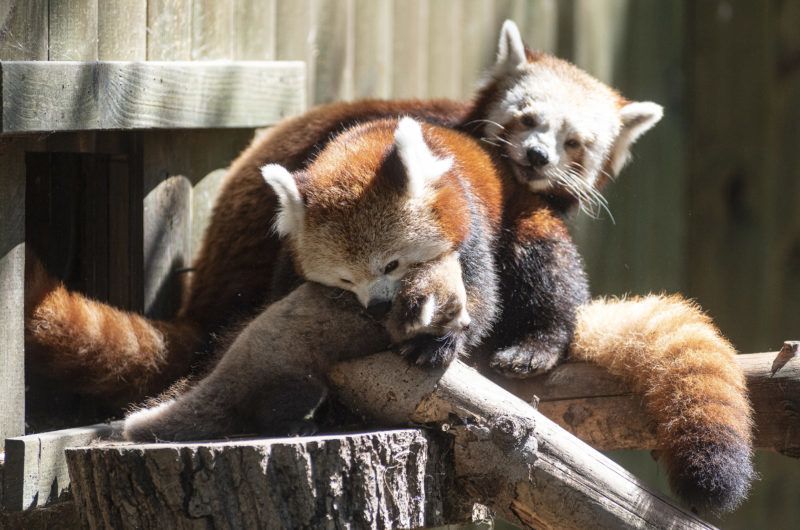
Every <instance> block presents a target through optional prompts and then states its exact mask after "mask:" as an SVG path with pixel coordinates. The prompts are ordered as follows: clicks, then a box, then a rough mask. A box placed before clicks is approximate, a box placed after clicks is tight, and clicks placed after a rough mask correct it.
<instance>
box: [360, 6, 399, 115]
mask: <svg viewBox="0 0 800 530" xmlns="http://www.w3.org/2000/svg"><path fill="white" fill-rule="evenodd" d="M354 28H355V29H354V31H355V42H354V47H355V48H354V57H353V97H355V98H356V99H359V98H381V99H386V98H388V97H389V96H390V92H391V80H392V77H391V75H392V31H391V30H392V4H391V2H390V1H389V0H377V1H376V0H356V1H355V21H354Z"/></svg>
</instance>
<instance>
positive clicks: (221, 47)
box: [191, 0, 234, 61]
mask: <svg viewBox="0 0 800 530" xmlns="http://www.w3.org/2000/svg"><path fill="white" fill-rule="evenodd" d="M233 20H234V9H233V0H192V55H191V57H192V60H193V61H200V60H209V59H232V58H233V41H234V38H233V27H234V26H233Z"/></svg>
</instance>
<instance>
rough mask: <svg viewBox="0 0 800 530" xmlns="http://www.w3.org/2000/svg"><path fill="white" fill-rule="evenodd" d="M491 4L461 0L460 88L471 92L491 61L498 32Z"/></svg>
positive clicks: (465, 92)
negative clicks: (461, 62)
mask: <svg viewBox="0 0 800 530" xmlns="http://www.w3.org/2000/svg"><path fill="white" fill-rule="evenodd" d="M493 8H494V3H493V2H490V1H484V0H467V1H465V2H463V8H462V9H463V21H464V22H463V24H462V33H461V48H462V61H463V68H462V70H461V91H462V93H463V94H474V93H475V88H476V87H477V84H478V80H479V79H480V78H481V76H482V75H483V74H484V72H485V71H486V69H487V68H488V67H489V66H490V65H492V64H493V63H494V60H495V55H496V53H497V40H498V39H499V38H500V33H499V31H496V30H495V28H494V11H493Z"/></svg>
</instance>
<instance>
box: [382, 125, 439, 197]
mask: <svg viewBox="0 0 800 530" xmlns="http://www.w3.org/2000/svg"><path fill="white" fill-rule="evenodd" d="M394 147H395V149H396V150H397V155H398V157H399V158H400V162H401V163H402V164H403V170H404V173H405V179H406V183H405V184H406V186H405V189H406V190H407V191H408V194H409V195H410V196H411V197H420V196H422V195H423V194H424V193H425V190H426V189H427V187H428V185H429V184H431V183H433V182H436V180H438V179H439V177H441V176H442V175H444V174H445V173H447V172H448V171H449V170H450V168H451V167H452V166H453V159H452V158H438V157H437V156H436V155H435V154H434V153H433V151H431V149H430V147H428V144H427V143H425V137H424V136H423V135H422V127H421V126H420V124H419V123H418V122H417V121H415V120H413V119H411V118H403V119H401V120H400V122H399V123H398V124H397V129H395V132H394Z"/></svg>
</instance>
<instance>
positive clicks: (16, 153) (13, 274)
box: [0, 138, 25, 444]
mask: <svg viewBox="0 0 800 530" xmlns="http://www.w3.org/2000/svg"><path fill="white" fill-rule="evenodd" d="M24 147H25V141H24V140H15V139H10V138H0V167H2V168H3V173H2V175H0V388H2V389H3V390H2V399H0V444H2V442H3V440H5V439H6V438H9V437H12V436H19V435H20V434H23V433H24V432H25V369H24V368H25V364H24V363H25V361H24V359H25V350H24V347H25V346H24V320H23V319H24V315H23V306H24V291H25V154H24Z"/></svg>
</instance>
